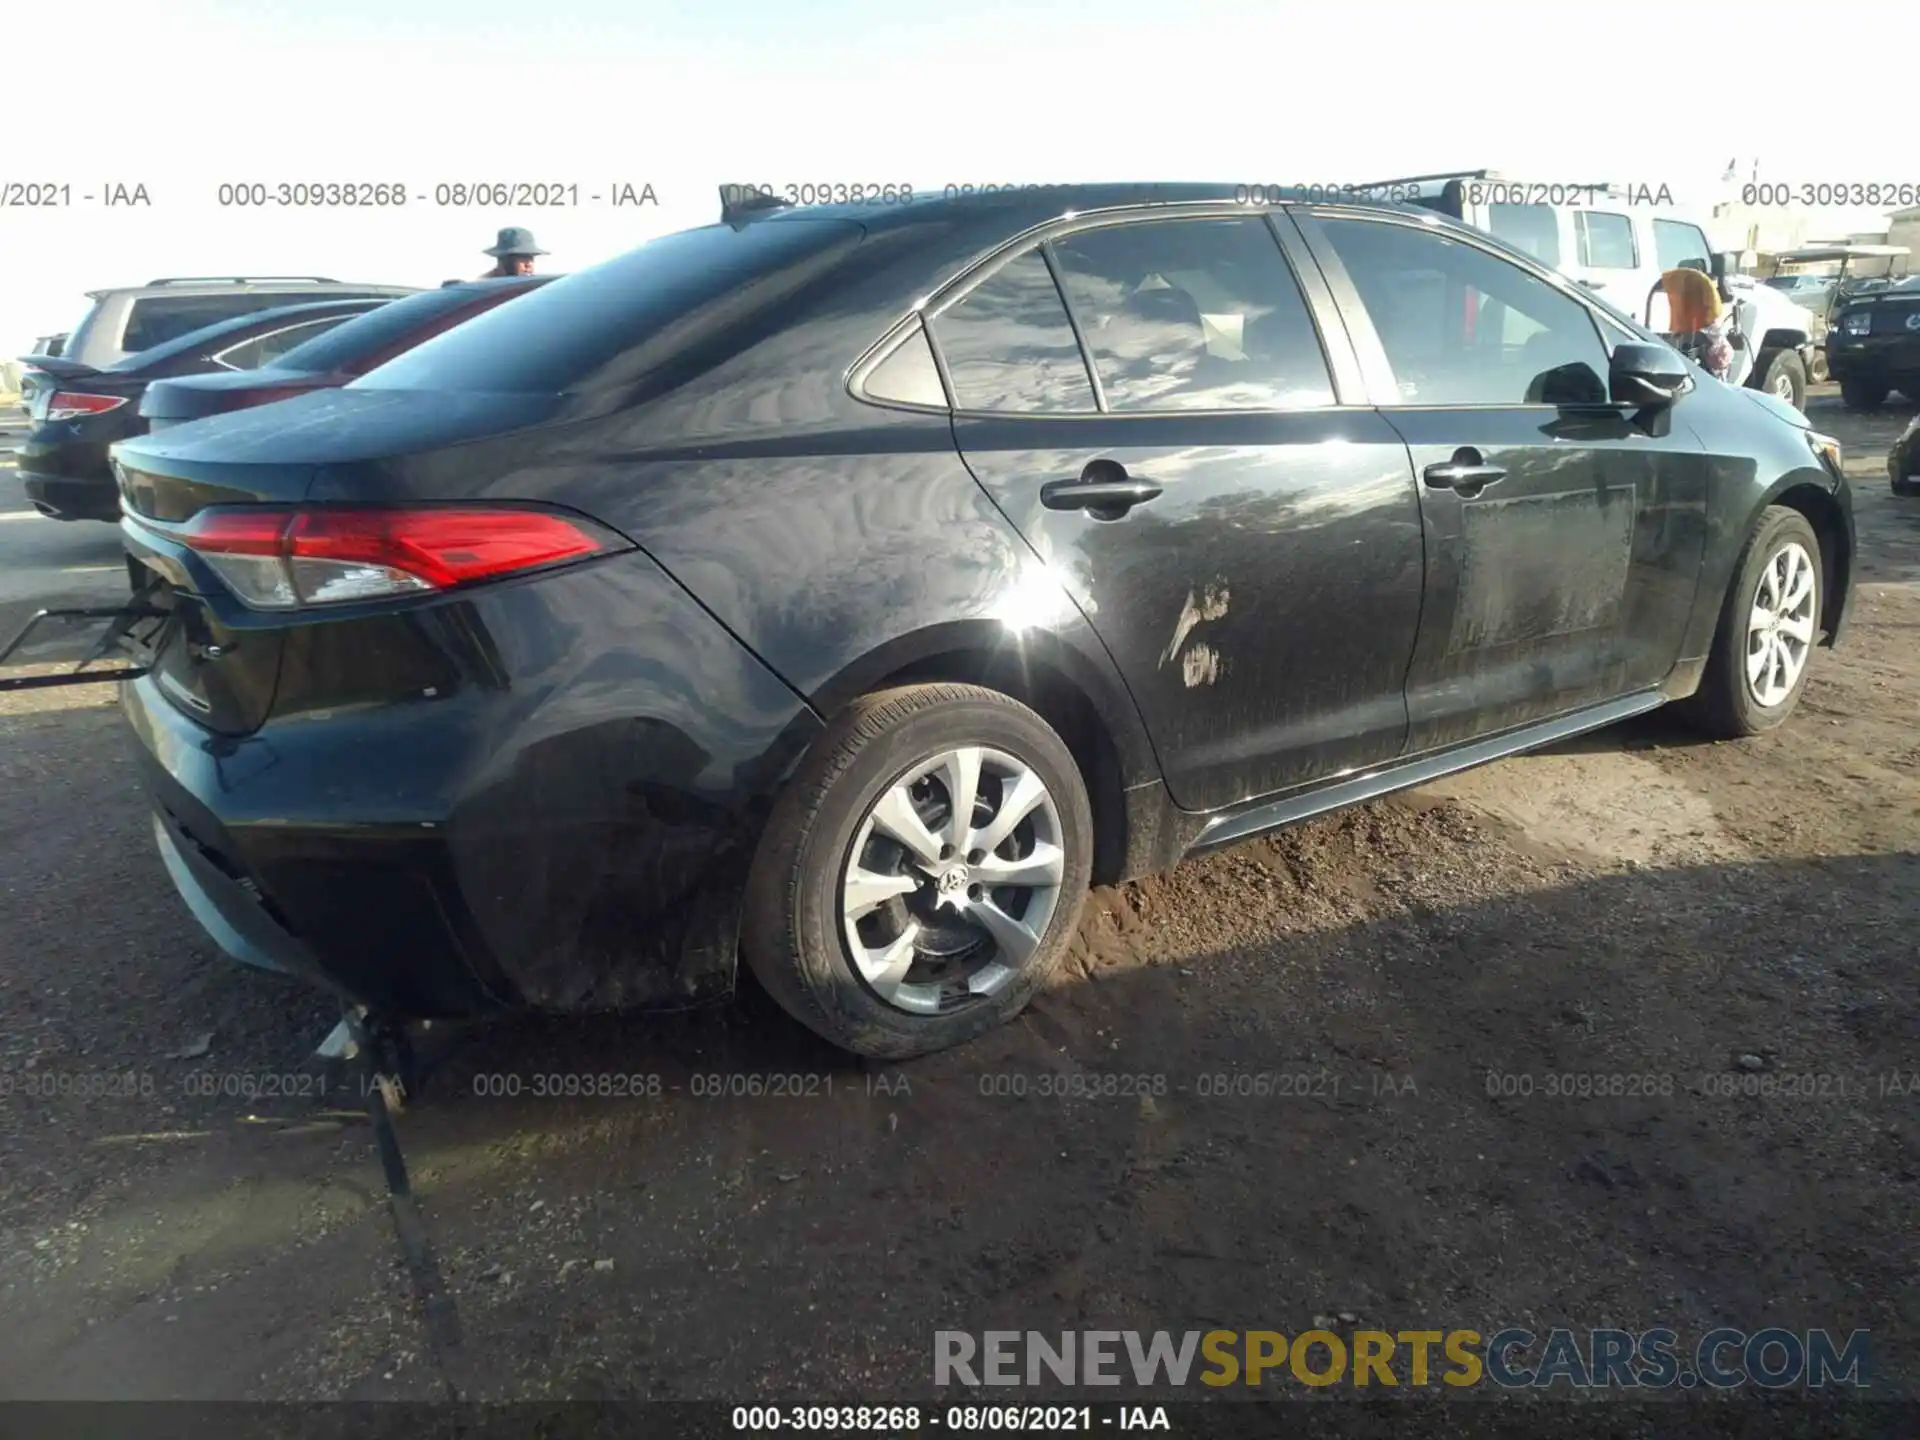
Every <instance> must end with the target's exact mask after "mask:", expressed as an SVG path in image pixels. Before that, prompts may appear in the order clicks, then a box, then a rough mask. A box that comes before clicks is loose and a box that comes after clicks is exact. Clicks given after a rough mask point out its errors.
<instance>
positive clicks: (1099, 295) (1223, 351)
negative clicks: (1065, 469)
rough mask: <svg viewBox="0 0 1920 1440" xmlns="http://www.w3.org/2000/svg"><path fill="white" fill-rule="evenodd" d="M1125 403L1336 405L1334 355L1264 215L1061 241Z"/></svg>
mask: <svg viewBox="0 0 1920 1440" xmlns="http://www.w3.org/2000/svg"><path fill="white" fill-rule="evenodd" d="M1051 248H1052V251H1053V255H1054V259H1055V262H1056V264H1057V265H1058V267H1059V270H1060V284H1061V286H1062V287H1063V288H1064V289H1065V291H1066V295H1067V301H1068V303H1069V304H1070V305H1071V306H1072V307H1073V314H1074V317H1075V318H1076V319H1077V320H1078V321H1079V323H1080V332H1081V335H1082V336H1083V337H1084V339H1085V340H1086V346H1087V351H1088V353H1089V354H1090V355H1091V356H1092V358H1093V365H1094V369H1095V372H1096V373H1097V374H1098V375H1099V377H1100V385H1101V388H1102V390H1103V391H1104V392H1105V395H1106V402H1107V408H1108V409H1109V410H1113V411H1117V412H1130V411H1144V410H1275V409H1281V410H1287V409H1300V408H1303V407H1308V406H1319V405H1331V404H1333V403H1334V394H1333V383H1332V380H1331V379H1330V378H1329V375H1328V371H1327V361H1326V355H1325V353H1324V352H1323V351H1322V350H1321V348H1320V338H1319V334H1318V332H1317V331H1315V329H1314V326H1313V320H1312V318H1311V316H1310V315H1309V314H1308V312H1307V306H1306V301H1305V299H1304V298H1303V297H1302V296H1301V293H1300V287H1299V285H1298V284H1297V283H1296V282H1295V280H1294V278H1293V272H1292V270H1291V269H1290V268H1289V267H1288V265H1287V260H1286V256H1285V255H1284V253H1282V251H1281V249H1280V245H1279V242H1278V241H1277V240H1275V239H1274V236H1273V232H1272V230H1270V229H1269V228H1268V227H1267V224H1266V222H1265V221H1264V220H1261V219H1258V218H1252V217H1249V218H1245V219H1241V218H1234V219H1220V220H1156V221H1149V222H1145V223H1136V224H1131V225H1114V226H1108V227H1105V228H1103V229H1098V230H1087V231H1082V232H1080V233H1078V234H1075V235H1069V236H1067V237H1066V238H1065V239H1062V240H1059V241H1056V242H1054V244H1053V245H1052V247H1051Z"/></svg>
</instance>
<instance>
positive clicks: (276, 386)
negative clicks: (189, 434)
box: [140, 275, 557, 431]
mask: <svg viewBox="0 0 1920 1440" xmlns="http://www.w3.org/2000/svg"><path fill="white" fill-rule="evenodd" d="M555 278H557V277H555V276H552V275H517V276H510V277H507V278H504V279H497V280H469V281H463V282H461V283H459V284H456V285H450V286H445V287H443V288H441V289H438V290H423V291H421V292H420V293H419V294H417V295H408V296H405V297H404V298H402V299H399V300H392V301H389V302H388V303H386V304H384V305H382V306H380V307H379V308H378V309H375V310H373V311H371V312H369V313H367V314H364V315H358V316H355V317H354V318H353V319H350V320H347V321H345V322H344V323H342V324H340V325H337V326H335V327H333V328H331V329H329V330H327V331H326V332H325V333H324V334H322V335H320V336H319V337H318V338H317V339H312V340H308V341H306V342H305V343H303V344H300V345H296V346H295V347H294V348H293V349H291V350H288V351H286V352H284V353H283V354H281V355H279V356H278V357H277V358H275V359H272V360H270V361H269V362H268V363H267V364H266V365H264V366H262V367H260V368H258V369H250V370H215V371H211V372H209V373H207V374H202V375H182V376H180V377H178V378H177V379H170V380H156V381H154V382H153V383H152V384H151V385H149V386H147V390H146V394H145V395H144V396H143V397H142V398H141V401H140V414H141V417H142V418H143V419H145V420H146V422H147V427H148V429H149V430H150V431H159V430H165V429H168V428H170V427H172V426H174V425H181V424H185V423H186V422H188V421H191V420H199V419H202V418H204V417H206V416H208V415H217V414H219V413H221V412H222V411H226V410H244V409H247V408H248V407H249V406H253V405H265V404H268V403H270V402H272V401H275V400H285V399H287V398H288V397H289V396H293V395H299V394H303V393H305V392H306V391H308V390H325V389H328V388H330V387H333V386H336V385H345V384H346V383H347V382H348V381H350V380H353V379H355V378H356V377H358V376H361V375H364V374H366V373H367V371H369V370H372V369H374V368H376V367H377V366H380V365H383V364H385V363H386V362H387V361H389V360H391V359H393V358H394V357H395V356H396V355H401V354H404V353H405V352H406V351H408V350H411V349H412V348H413V347H414V346H416V345H419V344H422V343H423V342H425V341H427V340H430V339H432V338H433V337H434V336H435V335H438V334H441V333H442V332H444V331H447V330H451V329H452V328H453V327H454V326H456V325H461V324H464V323H465V322H466V321H468V320H471V319H472V318H473V317H474V316H476V315H479V314H483V313H484V312H486V311H488V310H491V309H492V308H493V307H494V306H496V305H500V304H504V303H505V302H506V301H508V300H512V299H514V298H515V297H516V296H519V295H524V294H526V293H527V292H528V291H530V290H535V289H538V288H539V287H540V286H542V285H545V284H547V283H548V282H549V281H551V280H553V279H555Z"/></svg>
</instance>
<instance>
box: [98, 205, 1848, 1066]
mask: <svg viewBox="0 0 1920 1440" xmlns="http://www.w3.org/2000/svg"><path fill="white" fill-rule="evenodd" d="M1234 194H1235V191H1234V188H1233V187H1230V186H1198V185H1195V186H1152V187H1125V186H1089V187H1071V188H1068V189H1066V190H1057V189H1056V190H1049V191H1045V192H1027V193H1022V192H1017V191H1016V192H1009V193H1005V194H994V195H989V196H978V197H975V196H968V197H965V198H952V199H949V198H941V197H923V198H920V199H916V200H914V201H912V202H910V203H906V204H903V205H899V206H896V207H890V208H888V209H886V210H884V211H882V210H876V209H874V208H872V207H860V206H854V207H845V208H838V209H836V208H804V209H799V210H789V209H781V208H777V207H773V208H768V209H765V210H762V211H750V212H740V211H729V212H728V213H727V214H726V216H725V220H726V223H722V224H719V225H714V226H710V227H706V228H701V229H696V230H692V231H688V232H684V233H680V234H675V235H670V236H667V237H664V238H662V239H658V240H655V241H653V242H652V243H650V244H648V245H646V246H644V247H643V248H641V249H639V250H637V251H635V252H633V253H631V254H628V255H625V256H623V257H621V258H619V259H615V260H612V261H609V262H607V263H605V264H603V265H599V266H596V267H594V268H593V269H590V270H585V271H581V272H579V273H576V274H573V275H569V276H567V277H565V278H564V279H561V280H558V281H556V282H555V283H553V284H552V285H549V286H547V287H545V288H543V289H541V290H539V291H536V292H535V293H534V294H532V295H529V296H527V297H525V298H524V299H523V300H521V301H519V302H517V303H515V304H512V305H506V306H502V307H500V308H499V309H497V310H494V311H492V312H491V313H489V314H486V315H482V316H480V317H478V318H477V319H475V320H473V321H472V322H470V323H468V324H466V325H463V326H461V327H460V328H459V329H457V330H454V331H451V332H449V333H448V334H446V335H442V336H440V337H438V338H436V339H434V340H432V341H429V342H428V343H427V344H425V345H422V346H420V347H419V348H417V349H415V350H412V351H410V352H408V353H407V354H406V355H404V356H401V357H400V358H399V359H397V360H395V361H393V362H392V363H391V364H388V365H386V366H383V367H382V368H381V369H379V370H377V371H375V372H373V373H372V374H369V375H367V376H365V377H363V378H362V379H360V380H357V381H355V382H354V383H353V384H351V385H349V386H347V387H345V388H344V389H339V390H330V391H327V392H324V393H321V394H315V395H307V396H302V397H299V398H297V399H293V400H289V401H286V402H285V403H283V404H281V405H278V406H275V407H274V408H273V409H272V410H271V411H255V412H250V413H243V414H239V415H232V416H224V417H216V418H214V419H210V420H206V421H202V422H200V423H198V424H196V425H193V426H191V427H182V428H181V429H179V430H176V431H172V432H169V433H166V434H161V435H151V436H147V437H145V438H143V439H139V440H134V441H129V442H126V443H124V444H122V445H121V446H119V447H118V448H117V451H116V456H117V462H118V464H119V465H120V466H121V475H120V479H121V487H122V495H123V497H124V501H125V505H126V510H127V517H126V519H125V520H124V521H123V523H122V533H123V535H124V537H125V541H126V545H127V548H128V549H129V551H130V552H131V554H132V555H133V556H134V557H135V563H134V565H133V566H132V567H131V568H132V570H133V571H134V573H136V574H138V575H140V576H142V577H143V584H142V589H141V592H140V593H141V594H142V595H143V596H144V603H149V604H152V605H154V606H156V607H159V608H162V609H165V610H167V611H168V613H169V614H170V616H171V619H170V620H169V621H168V622H167V625H168V628H167V629H166V631H165V632H164V633H163V635H162V636H161V638H160V639H159V640H158V641H157V642H155V644H154V645H153V646H151V647H149V648H147V649H146V650H144V651H143V652H142V653H144V654H146V655H147V656H148V657H149V658H150V662H151V665H152V669H151V672H150V673H149V674H147V675H146V676H145V677H143V678H140V679H137V680H134V681H132V682H130V683H128V684H126V685H124V686H123V689H122V703H123V706H124V709H125V714H126V716H127V719H128V720H129V722H130V723H131V725H132V728H133V730H134V731H135V733H136V735H137V737H138V742H139V743H138V746H137V749H138V751H139V753H140V755H141V756H142V768H143V772H144V775H145V779H146V783H147V784H148V785H149V786H150V789H151V794H152V798H153V803H154V823H155V831H156V835H157V837H158V843H159V846H160V850H161V853H162V855H163V856H164V857H165V860H166V864H167V867H168V869H169V870H170V872H171V873H172V875H173V878H174V881H175V883H176V884H177V885H178V887H179V889H180V891H181V894H182V895H183V896H184V897H185V899H186V902H187V903H188V905H189V906H190V907H191V908H192V910H193V912H194V914H195V915H196V916H198V917H199V919H200V921H201V923H202V924H203V925H204V926H205V927H206V929H207V930H208V931H209V932H210V933H211V934H213V935H214V936H215V937H216V938H217V939H218V940H219V941H220V943H221V944H222V945H223V946H224V947H225V948H226V949H227V950H228V951H229V952H230V953H231V954H233V955H235V956H236V957H239V958H241V959H243V960H247V961H250V962H252V963H256V964H261V965H266V966H270V967H275V968H281V969H286V970H292V971H295V972H299V973H304V974H306V975H309V976H312V977H315V978H317V979H319V980H322V981H324V982H326V983H328V984H330V985H332V986H334V987H336V988H337V989H338V990H339V991H340V992H341V993H342V994H343V995H344V996H347V997H350V998H352V999H354V1000H356V1001H359V1002H361V1003H364V1004H366V1005H368V1006H370V1007H371V1008H372V1009H373V1010H374V1011H375V1012H377V1013H384V1014H388V1015H415V1016H421V1015H431V1016H460V1015H473V1014H479V1013H484V1012H488V1011H493V1010H499V1009H505V1008H512V1007H527V1006H531V1007H540V1008H545V1009H551V1010H576V1009H582V1008H588V1007H602V1006H628V1005H649V1004H650V1005H662V1006H671V1005H684V1004H687V1003H690V1002H693V1001H698V1000H702V999H707V998H712V997H717V996H721V995H724V994H725V993H727V992H728V990H729V988H730V987H731V985H732V984H733V982H734V979H735V958H736V955H738V956H739V957H741V958H743V959H744V961H745V962H746V963H747V964H748V965H750V966H751V967H752V968H753V970H754V972H755V973H756V974H757V975H758V977H759V978H760V979H761V981H762V982H763V983H764V985H765V987H766V989H767V990H768V991H769V992H770V993H771V994H772V995H773V996H774V998H775V999H776V1000H778V1001H779V1003H780V1004H782V1005H783V1006H785V1007H786V1008H787V1009H788V1010H789V1011H791V1012H792V1013H793V1014H794V1015H795V1016H796V1017H798V1018H799V1019H800V1020H801V1021H802V1022H804V1023H805V1024H807V1025H809V1026H811V1027H812V1028H813V1029H814V1030H816V1031H818V1032H819V1033H820V1034H822V1035H824V1036H827V1037H828V1038H830V1039H831V1040H833V1041H834V1042H836V1043H838V1044H839V1045H841V1046H844V1047H846V1048H848V1049H850V1050H853V1051H857V1052H861V1053H864V1054H867V1055H874V1056H905V1055H911V1054H916V1053H920V1052H924V1051H929V1050H933V1049H937V1048H940V1047H942V1046H947V1045H952V1044H954V1043H957V1042H960V1041H963V1040H965V1039H967V1038H969V1037H971V1036H974V1035H977V1034H979V1033H981V1032H982V1031H984V1030H986V1029H987V1028H988V1027H990V1026H992V1025H995V1024H997V1023H999V1022H1000V1021H1002V1020H1004V1019H1006V1018H1007V1017H1008V1016H1010V1015H1012V1014H1013V1013H1014V1012H1016V1011H1017V1010H1019V1009H1020V1007H1021V1006H1022V1005H1024V1004H1025V1003H1026V1002H1027V1000H1028V999H1029V997H1031V996H1032V995H1033V994H1034V992H1035V990H1036V988H1037V987H1038V986H1040V985H1041V984H1042V982H1043V981H1044V980H1045V979H1046V978H1047V977H1048V975H1049V974H1050V973H1052V972H1053V971H1054V969H1055V968H1056V967H1057V965H1058V963H1059V962H1060V959H1061V957H1062V954H1063V953H1064V951H1065V949H1066V946H1067V944H1068V941H1069V939H1070V937H1071V935H1072V933H1073V930H1074V926H1075V923H1076V919H1077V917H1078V915H1079V913H1080V907H1081V902H1082V898H1083V896H1084V893H1085V891H1086V889H1087V887H1088V884H1089V882H1096V883H1104V882H1114V881H1118V880H1121V879H1123V878H1125V877H1129V876H1135V875H1140V874H1143V873H1145V872H1149V871H1152V870H1156V869H1159V868H1162V867H1165V866H1168V865H1171V864H1173V863H1174V862H1176V861H1178V860H1179V859H1180V858H1181V857H1182V856H1184V855H1189V854H1193V853H1195V852H1198V851H1204V850H1210V849H1213V848H1215V847H1218V846H1224V845H1228V844H1232V843H1234V842H1236V841H1239V840H1242V839H1245V838H1246V837H1248V836H1252V835H1255V834H1258V833H1260V832H1262V831H1265V830H1269V829H1272V828H1274V827H1276V826H1281V825H1285V824H1288V823H1290V822H1293V821H1297V820H1300V819H1302V818H1304V817H1306V816H1310V815H1315V814H1318V813H1321V812H1323V811H1327V810H1331V809H1334V808H1336V807H1339V806H1343V805H1348V804H1352V803H1354V802H1357V801H1363V800H1367V799H1369V798H1371V797H1374V796H1377V795H1380V794H1382V793H1384V792H1387V791H1390V790H1394V789H1397V788H1399V787H1401V786H1406V785H1411V784H1415V783H1419V782H1422V781H1427V780H1430V779H1432V778H1433V777H1435V776H1438V775H1442V774H1445V773H1447V772H1450V771H1454V770H1460V769H1464V768H1466V767H1468V766H1472V765H1477V764H1479V763H1481V762H1484V761H1489V760H1493V759H1496V758H1498V757H1500V756H1503V755H1509V754H1512V753H1514V752H1516V751H1520V750H1525V749H1528V748H1530V747H1534V746H1538V745H1542V744H1546V743H1548V742H1552V741H1556V740H1560V739H1563V738H1565V737H1567V736H1569V735H1573V734H1576V733H1579V732H1581V731H1586V730H1590V729H1593V728H1595V727H1598V726H1602V725H1606V724H1608V723H1610V722H1613V721H1617V720H1620V719H1623V718H1625V717H1627V716H1630V715H1635V714H1638V713H1640V712H1642V711H1646V710H1650V709H1652V708H1654V707H1656V706H1659V705H1661V704H1664V703H1666V702H1667V701H1679V702H1684V705H1685V708H1686V710H1687V712H1688V713H1689V714H1690V715H1691V716H1692V717H1693V719H1694V720H1695V721H1696V722H1697V723H1698V724H1699V725H1700V726H1701V727H1703V728H1704V729H1705V730H1706V731H1707V732H1708V733H1711V734H1715V735H1722V736H1739V735H1748V734H1752V733H1755V732H1758V731H1762V730H1766V729H1769V728H1770V727H1772V726H1775V725H1777V724H1779V723H1780V722H1781V721H1782V720H1784V719H1785V718H1786V717H1787V715H1788V714H1789V713H1790V712H1791V711H1792V710H1793V708H1794V705H1795V702H1796V700H1797V698H1798V696H1799V695H1800V692H1801V687H1802V686H1803V684H1804V683H1805V678H1806V673H1807V666H1808V661H1809V658H1810V656H1811V654H1812V651H1813V649H1814V648H1815V646H1816V645H1817V644H1819V643H1821V642H1822V641H1823V640H1824V641H1825V642H1826V643H1832V642H1833V641H1834V640H1835V639H1836V638H1837V637H1838V635H1839V634H1840V632H1841V628H1842V621H1843V619H1844V616H1845V612H1846V603H1847V595H1848V589H1849V576H1850V574H1851V570H1852V565H1853V556H1854V539H1853V521H1852V508H1851V498H1850V493H1849V491H1848V488H1847V485H1846V482H1845V481H1844V480H1843V479H1842V475H1841V469H1840V464H1839V453H1838V447H1837V446H1836V445H1835V444H1834V443H1833V442H1832V441H1830V440H1827V439H1825V438H1824V437H1821V436H1819V435H1817V434H1814V433H1813V432H1812V431H1811V430H1809V428H1808V426H1807V422H1806V420H1805V419H1804V418H1803V417H1801V416H1800V415H1799V414H1798V413H1797V412H1795V411H1793V410H1792V409H1791V408H1790V407H1787V406H1784V405H1782V404H1780V403H1779V402H1778V401H1776V400H1774V399H1773V397H1771V396H1769V395H1766V394H1764V393H1761V392H1757V391H1750V390H1734V389H1730V388H1728V387H1726V386H1723V385H1714V384H1707V383H1704V379H1705V377H1704V374H1703V372H1701V371H1699V370H1698V369H1697V368H1695V367H1692V366H1690V365H1689V364H1688V363H1687V362H1686V361H1684V360H1683V359H1682V358H1681V357H1680V356H1679V355H1678V354H1677V353H1676V352H1675V351H1674V350H1672V349H1671V348H1669V347H1668V346H1666V345H1664V344H1661V343H1660V342H1659V341H1658V340H1657V339H1656V338H1655V337H1653V336H1652V335H1650V334H1648V333H1647V332H1646V331H1644V330H1643V329H1641V328H1640V327H1639V326H1638V325H1637V324H1636V323H1635V322H1634V321H1633V320H1631V319H1629V318H1627V317H1626V316H1624V315H1622V314H1620V313H1618V312H1617V311H1614V310H1612V309H1611V308H1609V307H1608V306H1606V305H1605V304H1604V303H1602V302H1601V301H1599V300H1598V299H1597V297H1594V296H1593V295H1591V294H1589V293H1587V292H1586V291H1584V290H1582V289H1581V287H1579V286H1578V285H1575V284H1574V283H1572V282H1571V281H1569V280H1567V279H1565V278H1563V277H1561V276H1559V275H1558V274H1556V273H1555V272H1553V271H1552V270H1549V269H1547V268H1545V267H1543V266H1541V265H1539V264H1537V263H1535V262H1533V261H1532V260H1530V259H1528V258H1527V257H1526V256H1524V255H1522V254H1520V253H1519V252H1517V251H1514V250H1511V249H1508V248H1507V247H1505V246H1504V245H1502V244H1501V242H1499V241H1497V240H1494V239H1493V238H1491V237H1489V236H1486V235H1483V234H1480V233H1478V232H1475V231H1472V230H1469V229H1467V228H1465V227H1462V226H1459V225H1457V224H1455V223H1453V222H1451V221H1448V220H1445V219H1443V218H1441V217H1439V216H1435V215H1432V214H1428V213H1424V212H1418V211H1413V210H1401V209H1398V208H1394V207H1386V206H1353V205H1325V204H1308V203H1280V204H1274V205H1271V206H1264V207H1250V206H1246V205H1237V204H1235V203H1234V198H1233V197H1234Z"/></svg>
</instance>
